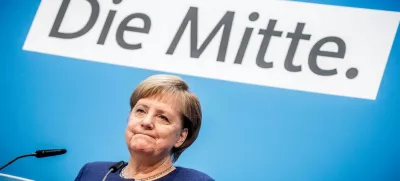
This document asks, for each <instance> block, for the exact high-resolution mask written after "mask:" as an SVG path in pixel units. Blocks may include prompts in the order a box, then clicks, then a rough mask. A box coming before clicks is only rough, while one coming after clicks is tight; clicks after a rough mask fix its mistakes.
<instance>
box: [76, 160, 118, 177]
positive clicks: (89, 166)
mask: <svg viewBox="0 0 400 181" xmlns="http://www.w3.org/2000/svg"><path fill="white" fill-rule="evenodd" d="M115 163H117V162H108V161H96V162H88V163H86V164H84V165H83V166H82V168H81V169H80V170H79V173H78V175H77V176H76V178H75V181H83V180H87V178H91V177H92V178H97V177H99V176H103V175H105V174H106V173H107V172H108V170H109V169H110V167H111V166H112V165H113V164H115ZM99 178H100V177H99Z"/></svg>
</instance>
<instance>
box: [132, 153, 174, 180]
mask: <svg viewBox="0 0 400 181" xmlns="http://www.w3.org/2000/svg"><path fill="white" fill-rule="evenodd" d="M172 166H173V165H172V161H171V158H170V156H168V157H165V158H162V159H157V160H143V159H139V158H136V159H134V158H132V157H131V158H130V160H129V163H128V165H127V166H126V167H125V169H124V176H125V177H129V178H135V179H143V178H147V177H151V176H153V175H156V174H158V173H161V172H163V171H165V170H167V169H169V168H171V167H172Z"/></svg>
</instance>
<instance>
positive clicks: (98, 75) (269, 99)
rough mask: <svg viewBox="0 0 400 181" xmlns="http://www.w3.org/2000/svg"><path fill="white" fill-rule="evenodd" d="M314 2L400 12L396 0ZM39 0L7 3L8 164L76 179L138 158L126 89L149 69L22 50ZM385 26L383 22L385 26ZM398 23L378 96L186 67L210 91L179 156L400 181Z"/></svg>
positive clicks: (252, 171)
mask: <svg viewBox="0 0 400 181" xmlns="http://www.w3.org/2000/svg"><path fill="white" fill-rule="evenodd" d="M305 2H311V3H322V4H330V5H340V6H349V7H360V8H370V9H381V10H391V11H400V2H399V1H397V2H396V0H306V1H305ZM39 3H40V1H39V0H25V1H22V0H2V1H1V2H0V4H1V5H0V25H1V27H0V37H1V39H0V52H1V58H0V86H1V89H0V91H1V93H0V121H1V124H0V138H1V139H0V164H3V163H6V162H7V161H8V160H10V159H12V158H14V157H15V156H18V155H20V154H26V153H31V152H33V151H35V150H37V149H50V148H67V149H68V153H67V154H65V155H62V156H57V157H49V158H43V159H37V158H34V157H32V158H24V159H21V160H18V161H17V162H15V163H14V164H12V165H11V166H9V167H7V168H6V169H4V170H3V171H2V172H4V173H8V174H14V175H18V176H22V177H27V178H31V179H34V180H46V181H47V180H60V181H64V180H65V181H67V180H73V179H74V178H75V176H76V174H77V173H78V171H79V169H80V168H81V167H82V166H83V164H85V163H86V162H91V161H99V160H103V161H119V160H127V159H128V157H129V154H128V151H127V149H126V146H125V141H124V131H125V125H126V118H127V115H128V111H129V96H130V94H131V92H132V91H133V89H134V88H135V86H136V85H137V84H138V83H139V82H140V81H141V80H143V79H145V78H146V77H148V76H150V75H152V74H155V73H159V72H155V71H150V70H143V69H136V68H130V67H121V66H114V65H108V64H101V63H95V62H89V61H82V60H77V59H70V58H65V57H58V56H53V55H46V54H39V53H33V52H28V51H23V50H22V47H23V43H24V41H25V38H26V36H27V33H28V31H29V28H30V26H31V23H32V21H33V18H34V15H35V13H36V10H37V8H38V6H39ZM377 26H379V25H377ZM399 50H400V31H398V32H397V36H396V39H395V42H394V44H393V47H392V52H391V54H390V57H389V61H388V64H387V67H386V70H385V74H384V76H383V79H382V83H381V87H380V91H379V95H378V97H377V99H376V100H375V101H370V100H362V99H354V98H347V97H338V96H329V95H321V94H313V93H307V92H299V91H291V90H283V89H277V88H270V87H262V86H252V85H244V84H239V83H233V82H225V81H219V80H211V79H204V78H197V77H191V76H182V77H183V78H184V79H185V80H187V81H188V83H189V85H190V86H191V88H192V90H193V91H194V92H195V93H197V94H198V96H199V97H200V99H201V102H202V106H203V111H204V119H203V121H204V122H203V127H202V129H201V132H200V136H199V138H198V140H197V141H196V142H195V144H194V145H193V146H192V147H190V148H189V149H188V150H187V151H185V152H184V153H183V155H182V156H181V158H180V159H179V161H178V162H177V165H180V166H185V167H190V168H194V169H197V170H200V171H203V172H206V173H207V174H209V175H210V176H212V177H214V178H215V179H217V180H270V181H322V180H323V181H344V180H357V181H359V180H360V181H361V180H362V181H399V180H400V113H399V112H400V106H399V104H400V51H399Z"/></svg>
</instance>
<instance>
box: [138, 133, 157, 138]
mask: <svg viewBox="0 0 400 181" xmlns="http://www.w3.org/2000/svg"><path fill="white" fill-rule="evenodd" d="M134 135H144V136H148V137H150V138H154V137H153V136H150V135H147V134H143V133H135V134H133V136H134Z"/></svg>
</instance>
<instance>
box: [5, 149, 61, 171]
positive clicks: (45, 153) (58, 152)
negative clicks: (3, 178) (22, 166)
mask: <svg viewBox="0 0 400 181" xmlns="http://www.w3.org/2000/svg"><path fill="white" fill-rule="evenodd" d="M65 153H67V150H66V149H51V150H38V151H36V152H35V153H32V154H26V155H21V156H18V157H16V158H14V159H13V160H11V161H9V162H8V163H6V164H5V165H3V166H2V167H0V170H2V169H4V168H6V167H7V166H8V165H10V164H11V163H13V162H15V161H16V160H18V159H20V158H24V157H28V156H35V157H36V158H43V157H48V156H56V155H62V154H65Z"/></svg>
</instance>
